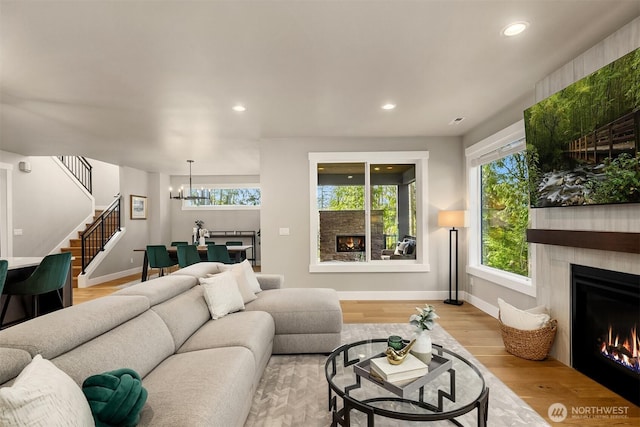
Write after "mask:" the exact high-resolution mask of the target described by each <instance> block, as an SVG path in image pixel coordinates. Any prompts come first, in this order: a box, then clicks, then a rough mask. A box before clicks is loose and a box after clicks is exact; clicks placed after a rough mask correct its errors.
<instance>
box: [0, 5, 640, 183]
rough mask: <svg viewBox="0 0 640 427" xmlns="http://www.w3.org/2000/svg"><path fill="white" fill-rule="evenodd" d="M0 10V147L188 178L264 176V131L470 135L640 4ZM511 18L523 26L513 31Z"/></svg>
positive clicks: (279, 134)
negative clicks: (506, 31)
mask: <svg viewBox="0 0 640 427" xmlns="http://www.w3.org/2000/svg"><path fill="white" fill-rule="evenodd" d="M0 8H1V9H0V55H1V56H0V60H1V65H2V69H1V71H2V74H1V76H0V78H1V82H0V96H1V98H0V101H1V105H0V107H1V110H0V126H1V127H0V149H2V150H5V151H10V152H16V153H20V154H24V155H56V154H64V155H73V154H75V155H83V156H86V157H89V158H94V159H98V160H102V161H105V162H109V163H114V164H119V165H125V166H130V167H134V168H137V169H141V170H146V171H154V172H162V173H168V174H171V175H174V174H181V175H185V174H187V173H188V165H187V163H186V160H187V159H195V160H196V163H194V164H193V174H194V175H203V174H222V175H225V174H233V175H242V174H259V150H260V145H261V144H265V145H266V144H268V143H269V141H268V139H270V138H302V137H394V136H422V135H424V136H449V135H454V136H456V135H457V136H460V135H464V134H465V133H466V132H468V131H469V130H470V129H472V128H473V127H475V126H477V125H478V124H480V123H481V122H483V121H484V120H487V119H488V118H490V117H491V116H493V115H494V114H496V113H497V112H498V111H500V110H501V109H503V108H504V107H505V106H507V105H508V104H510V103H512V102H514V101H515V100H518V99H522V97H523V96H526V95H527V94H531V93H532V91H533V88H534V86H535V84H536V82H538V81H539V80H541V79H542V78H544V77H545V76H546V75H547V74H549V73H551V72H553V71H555V70H556V69H558V68H559V67H561V66H562V65H564V64H565V63H567V62H568V61H569V60H571V59H572V58H574V57H576V56H578V55H579V54H581V53H582V52H584V51H585V50H587V49H588V48H590V47H591V46H593V45H594V44H596V43H597V42H599V41H600V40H602V39H603V38H605V37H606V36H608V35H609V34H611V33H613V32H614V31H615V30H617V29H618V28H620V27H621V26H623V25H624V24H626V23H628V22H630V21H631V20H632V19H633V18H635V17H637V16H640V0H563V1H560V0H556V1H552V0H536V1H532V0H530V1H527V0H505V1H499V0H492V1H489V0H487V1H484V0H458V1H452V0H441V1H438V0H425V1H402V0H396V1H366V0H362V1H355V0H354V1H330V0H324V1H320V0H318V1H302V0H298V1H286V0H283V1H268V0H262V1H241V0H238V1H207V0H200V1H189V0H181V1H162V0H161V1H128V0H123V1H101V0H95V1H85V2H79V1H56V0H50V1H15V0H12V1H7V0H0ZM517 20H525V21H528V22H529V23H530V26H529V28H528V30H527V31H526V32H524V33H523V34H521V35H519V36H516V37H512V38H507V37H505V36H503V35H501V33H500V31H501V29H502V28H503V27H504V26H505V25H507V24H508V23H510V22H512V21H517ZM387 102H391V103H394V104H396V105H397V108H395V109H394V110H390V111H385V110H382V109H381V108H380V107H381V105H383V104H384V103H387ZM238 103H241V104H243V105H245V106H246V108H247V110H246V111H245V112H243V113H237V112H235V111H233V110H232V107H233V106H234V105H236V104H238ZM457 117H463V118H464V120H463V121H462V122H460V124H457V125H453V124H450V122H451V121H452V120H453V119H455V118H457ZM267 148H268V146H267Z"/></svg>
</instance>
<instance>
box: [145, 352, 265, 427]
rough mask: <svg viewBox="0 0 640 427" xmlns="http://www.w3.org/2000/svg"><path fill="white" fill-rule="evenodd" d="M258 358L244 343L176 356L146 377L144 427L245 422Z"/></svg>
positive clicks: (231, 425)
mask: <svg viewBox="0 0 640 427" xmlns="http://www.w3.org/2000/svg"><path fill="white" fill-rule="evenodd" d="M254 369H255V368H254V362H253V356H252V355H251V352H250V351H249V350H247V349H246V348H244V347H227V348H219V349H210V350H201V351H192V352H187V353H180V354H176V355H173V356H171V357H169V358H168V359H166V360H165V361H164V362H162V363H161V364H160V365H159V366H158V367H157V368H156V369H154V370H153V371H152V372H151V373H149V375H147V376H146V377H145V378H143V381H142V385H143V386H144V387H145V388H146V389H147V391H148V393H149V396H148V398H147V404H146V405H145V406H144V408H143V409H142V413H141V414H140V415H141V418H140V424H139V425H140V426H154V427H164V426H167V427H175V426H203V427H204V426H224V427H234V426H238V427H240V426H243V425H244V422H245V420H246V418H247V416H248V415H249V410H250V409H251V402H252V397H253V390H252V384H251V382H252V378H253V377H254V376H255V373H254Z"/></svg>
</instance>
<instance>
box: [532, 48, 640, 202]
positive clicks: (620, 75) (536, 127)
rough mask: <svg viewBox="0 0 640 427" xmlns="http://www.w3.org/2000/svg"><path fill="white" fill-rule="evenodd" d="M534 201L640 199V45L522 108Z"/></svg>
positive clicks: (625, 200)
mask: <svg viewBox="0 0 640 427" xmlns="http://www.w3.org/2000/svg"><path fill="white" fill-rule="evenodd" d="M524 122H525V134H526V140H527V160H528V170H529V183H530V188H529V193H530V205H531V207H534V208H540V207H551V206H580V205H602V204H615V203H639V202H640V144H639V138H640V131H639V126H640V49H636V50H635V51H633V52H631V53H629V54H627V55H625V56H623V57H622V58H620V59H618V60H616V61H614V62H612V63H611V64H609V65H606V66H605V67H603V68H601V69H599V70H598V71H596V72H595V73H593V74H590V75H589V76H587V77H585V78H583V79H582V80H579V81H577V82H576V83H574V84H572V85H571V86H568V87H566V88H565V89H563V90H561V91H560V92H557V93H555V94H554V95H552V96H550V97H549V98H547V99H545V100H543V101H541V102H539V103H538V104H536V105H534V106H532V107H531V108H529V109H527V110H525V112H524Z"/></svg>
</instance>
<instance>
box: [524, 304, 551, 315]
mask: <svg viewBox="0 0 640 427" xmlns="http://www.w3.org/2000/svg"><path fill="white" fill-rule="evenodd" d="M525 311H526V312H527V313H533V314H549V310H547V307H545V306H544V305H539V306H536V307H533V308H528V309H526V310H525Z"/></svg>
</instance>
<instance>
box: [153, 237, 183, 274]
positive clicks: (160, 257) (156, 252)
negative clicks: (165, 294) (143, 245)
mask: <svg viewBox="0 0 640 427" xmlns="http://www.w3.org/2000/svg"><path fill="white" fill-rule="evenodd" d="M147 258H148V259H149V267H151V268H157V269H159V270H160V276H164V270H165V268H169V267H173V266H174V265H176V264H177V263H176V262H175V261H174V260H173V259H171V257H170V256H169V252H168V251H167V247H166V246H165V245H147Z"/></svg>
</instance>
